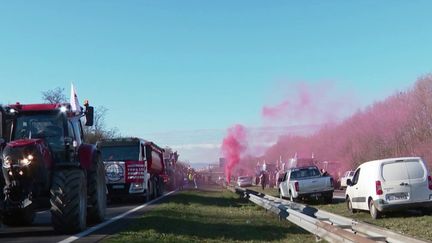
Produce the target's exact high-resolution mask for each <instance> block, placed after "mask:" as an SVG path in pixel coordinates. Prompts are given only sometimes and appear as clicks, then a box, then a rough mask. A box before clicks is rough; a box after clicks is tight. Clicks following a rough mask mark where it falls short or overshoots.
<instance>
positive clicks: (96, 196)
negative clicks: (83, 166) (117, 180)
mask: <svg viewBox="0 0 432 243" xmlns="http://www.w3.org/2000/svg"><path fill="white" fill-rule="evenodd" d="M95 160H96V161H94V163H95V169H94V170H93V171H90V172H89V173H88V211H87V219H88V221H89V222H91V223H100V222H102V221H103V220H104V219H105V210H106V204H107V193H106V182H105V167H104V165H103V162H102V160H101V157H100V155H97V156H96V157H95Z"/></svg>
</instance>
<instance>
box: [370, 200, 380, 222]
mask: <svg viewBox="0 0 432 243" xmlns="http://www.w3.org/2000/svg"><path fill="white" fill-rule="evenodd" d="M369 212H370V215H371V217H372V218H373V219H379V218H380V217H381V212H380V211H379V210H378V209H377V208H376V207H375V204H374V202H373V200H372V199H370V200H369Z"/></svg>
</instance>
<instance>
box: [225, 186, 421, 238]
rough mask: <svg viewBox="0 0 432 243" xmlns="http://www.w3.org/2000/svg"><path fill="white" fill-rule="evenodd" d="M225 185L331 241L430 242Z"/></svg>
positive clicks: (282, 217) (319, 236) (283, 217)
mask: <svg viewBox="0 0 432 243" xmlns="http://www.w3.org/2000/svg"><path fill="white" fill-rule="evenodd" d="M226 188H227V189H228V190H230V191H232V192H235V193H237V194H240V195H243V196H244V197H245V198H248V199H249V200H250V201H252V202H254V203H255V204H257V205H259V206H261V207H263V208H265V209H266V210H268V211H271V212H273V213H275V214H277V215H279V218H281V219H287V220H288V221H290V222H292V223H294V224H296V225H298V226H300V227H302V228H303V229H305V230H306V231H308V232H310V233H312V234H314V235H316V236H317V238H321V239H324V240H326V241H329V242H362V243H363V242H365V243H366V242H389V243H405V242H409V243H411V242H412V243H420V242H428V241H423V240H419V239H416V238H413V237H409V236H406V235H403V234H399V233H396V232H393V231H390V230H388V229H384V228H381V227H377V226H374V225H370V224H367V223H364V222H359V221H356V220H354V219H351V218H347V217H343V216H340V215H337V214H333V213H330V212H327V211H324V210H320V209H316V208H313V207H310V206H307V205H304V204H301V203H295V202H291V201H288V200H284V199H280V198H277V197H273V196H269V195H265V194H263V193H259V192H256V191H253V190H249V189H244V188H240V187H232V186H227V187H226Z"/></svg>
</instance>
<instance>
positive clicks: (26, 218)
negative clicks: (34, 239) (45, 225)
mask: <svg viewBox="0 0 432 243" xmlns="http://www.w3.org/2000/svg"><path fill="white" fill-rule="evenodd" d="M34 217H35V212H34V210H33V208H32V207H31V206H28V207H26V208H23V209H16V210H12V211H9V212H5V213H4V215H3V224H5V225H8V226H27V225H31V224H32V223H33V220H34Z"/></svg>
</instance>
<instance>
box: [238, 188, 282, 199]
mask: <svg viewBox="0 0 432 243" xmlns="http://www.w3.org/2000/svg"><path fill="white" fill-rule="evenodd" d="M245 188H248V189H251V190H254V191H257V192H261V193H264V194H267V195H270V196H273V197H279V191H278V189H277V188H268V187H266V188H265V189H264V190H263V189H262V188H261V186H250V187H245Z"/></svg>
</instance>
